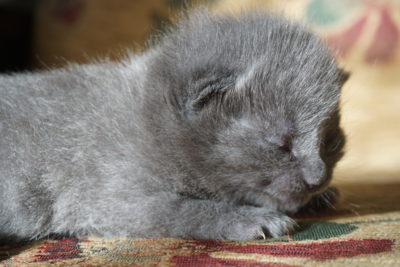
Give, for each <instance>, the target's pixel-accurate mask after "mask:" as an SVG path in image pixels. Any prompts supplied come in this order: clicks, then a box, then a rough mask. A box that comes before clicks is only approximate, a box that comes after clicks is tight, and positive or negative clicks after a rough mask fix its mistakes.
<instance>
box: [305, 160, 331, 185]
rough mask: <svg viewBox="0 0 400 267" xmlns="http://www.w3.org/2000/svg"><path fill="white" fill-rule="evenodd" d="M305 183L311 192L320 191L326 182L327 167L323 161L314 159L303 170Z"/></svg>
mask: <svg viewBox="0 0 400 267" xmlns="http://www.w3.org/2000/svg"><path fill="white" fill-rule="evenodd" d="M302 173H303V178H304V181H305V182H306V183H307V186H308V188H309V190H310V191H311V192H314V191H318V189H320V187H321V186H322V185H323V184H324V183H325V181H326V167H325V163H324V162H323V161H322V159H320V158H318V159H314V160H313V161H312V162H308V164H307V166H305V167H303V168H302Z"/></svg>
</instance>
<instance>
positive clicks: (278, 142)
mask: <svg viewBox="0 0 400 267" xmlns="http://www.w3.org/2000/svg"><path fill="white" fill-rule="evenodd" d="M265 140H266V141H267V142H268V143H269V144H272V145H276V146H279V147H283V146H285V142H284V141H283V139H281V138H278V137H276V136H267V137H266V138H265Z"/></svg>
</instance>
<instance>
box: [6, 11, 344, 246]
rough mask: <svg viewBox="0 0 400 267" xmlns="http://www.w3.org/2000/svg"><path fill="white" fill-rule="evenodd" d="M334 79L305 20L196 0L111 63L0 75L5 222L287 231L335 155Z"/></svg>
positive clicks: (16, 229)
mask: <svg viewBox="0 0 400 267" xmlns="http://www.w3.org/2000/svg"><path fill="white" fill-rule="evenodd" d="M342 82H343V74H342V72H341V71H340V70H339V69H337V67H336V65H335V63H334V61H333V59H332V58H331V57H330V55H329V53H328V52H327V51H326V50H325V48H324V47H323V46H322V44H321V43H320V41H319V40H318V38H316V37H315V36H313V35H312V34H310V33H308V32H307V31H305V30H304V29H303V28H302V27H301V26H298V25H293V24H291V23H288V22H287V21H285V20H282V19H281V18H278V17H274V16H270V15H263V14H258V13H249V14H246V15H242V16H241V18H240V19H235V18H233V17H230V16H216V15H207V14H206V13H205V12H197V13H194V14H193V15H192V17H191V19H190V20H183V22H182V23H181V24H180V25H179V26H178V28H177V30H176V31H175V32H172V33H170V34H168V35H167V36H166V37H165V38H164V40H163V42H162V43H161V45H160V46H157V47H155V48H152V49H150V50H149V51H148V52H146V53H144V54H142V55H139V56H132V57H130V58H129V59H127V60H125V61H123V62H120V63H99V64H94V65H86V66H70V67H68V68H66V69H62V70H53V71H48V72H43V73H37V74H30V73H27V74H19V75H10V76H0V136H1V138H0V236H2V237H4V238H7V237H15V238H41V237H44V236H46V235H48V234H51V233H59V234H74V235H100V236H108V237H111V236H129V237H162V236H174V237H189V238H190V237H193V238H217V239H252V238H256V237H259V236H262V235H263V233H262V231H263V229H264V230H266V231H267V232H268V233H269V234H270V235H272V236H278V235H281V234H284V233H286V232H287V231H288V230H289V229H290V228H291V227H292V225H293V221H292V220H291V219H290V218H289V217H287V216H286V215H284V214H283V213H285V212H295V211H296V210H298V209H299V208H300V207H302V206H304V205H305V204H306V202H307V201H309V200H310V198H311V197H312V196H313V195H314V194H315V193H316V192H319V193H320V192H321V191H322V190H323V189H324V188H326V184H327V183H328V182H329V180H330V177H331V172H332V168H333V166H334V165H335V163H336V161H337V160H338V159H339V157H340V153H341V148H342V140H343V138H342V134H341V132H340V130H339V128H338V122H339V115H338V112H337V109H338V107H337V105H338V100H339V88H340V86H341V85H342ZM322 135H323V137H321V136H322ZM326 136H328V137H329V136H333V137H330V139H334V141H335V140H336V141H337V140H339V141H337V142H336V141H335V142H334V141H332V142H333V143H332V144H328V145H326V147H325V145H324V147H323V148H322V147H321V144H324V143H325V139H324V138H328V137H326ZM330 142H331V141H330ZM329 146H330V147H329ZM333 147H334V149H333ZM330 150H332V151H331V152H326V151H330Z"/></svg>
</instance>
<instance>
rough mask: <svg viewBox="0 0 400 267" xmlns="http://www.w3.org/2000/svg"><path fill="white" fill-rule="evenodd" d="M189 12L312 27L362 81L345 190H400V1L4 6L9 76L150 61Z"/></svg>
mask: <svg viewBox="0 0 400 267" xmlns="http://www.w3.org/2000/svg"><path fill="white" fill-rule="evenodd" d="M185 3H188V4H193V5H196V4H199V3H200V4H207V5H210V6H211V7H212V8H213V9H216V10H220V11H237V10H240V9H242V8H257V9H265V10H273V11H275V12H282V11H283V12H284V13H286V15H287V16H288V17H290V18H293V19H299V20H301V21H303V22H304V23H306V24H308V25H309V26H310V27H311V29H312V30H314V31H315V32H316V33H317V34H319V35H320V36H321V37H322V38H323V39H324V40H325V41H326V43H327V45H328V46H329V47H331V49H332V52H333V53H335V54H336V55H337V57H338V60H339V62H340V64H341V65H342V66H343V67H344V68H345V69H346V70H348V71H350V72H351V73H352V76H351V78H350V80H349V82H348V83H347V84H346V85H345V87H344V88H343V99H342V100H343V103H342V106H343V126H344V128H345V130H346V133H347V135H348V146H347V154H346V156H345V158H344V160H343V161H342V162H341V163H340V165H339V167H338V169H337V172H336V175H335V177H336V178H335V181H337V182H338V183H354V182H355V181H357V182H380V183H389V184H391V185H393V186H394V187H396V186H397V189H398V190H399V191H400V184H399V181H400V107H399V106H400V52H399V50H400V1H399V0H335V1H331V0H208V1H206V0H199V1H195V0H192V1H190V0H186V1H183V0H112V1H110V0H38V1H34V0H0V71H1V72H13V71H24V70H37V69H43V68H53V67H61V66H63V65H64V64H65V63H66V62H67V61H73V62H79V63H85V62H89V61H91V60H93V59H97V58H104V57H107V58H110V59H112V60H117V59H119V58H121V57H123V56H124V55H125V54H126V51H128V50H134V51H137V52H140V51H141V50H143V49H145V48H146V40H148V38H149V37H150V36H151V35H152V34H153V33H157V32H162V31H163V29H164V28H165V27H166V26H168V24H169V23H170V21H171V18H173V17H174V16H176V15H177V14H179V12H180V10H181V9H182V8H184V7H185Z"/></svg>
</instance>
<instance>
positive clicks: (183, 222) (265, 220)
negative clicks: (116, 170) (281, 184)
mask: <svg viewBox="0 0 400 267" xmlns="http://www.w3.org/2000/svg"><path fill="white" fill-rule="evenodd" d="M141 207H142V210H141V212H140V213H141V214H146V215H145V216H143V217H139V218H136V219H138V220H142V221H141V222H140V223H135V225H137V226H139V228H141V229H136V230H140V232H139V233H138V232H136V231H135V230H134V231H135V232H136V233H133V236H145V237H159V236H171V237H181V238H198V239H230V240H252V239H259V238H265V236H273V237H278V236H281V235H284V234H287V233H288V232H289V231H290V230H291V229H292V228H293V226H294V224H295V222H294V221H293V220H292V219H290V218H289V217H287V216H286V215H284V214H282V213H279V212H276V211H272V210H268V209H267V208H265V207H253V206H233V205H231V204H228V203H225V202H216V201H212V200H198V199H190V198H184V199H179V198H177V199H175V200H173V201H171V200H170V199H169V200H168V199H158V200H157V201H154V200H152V201H149V202H147V203H146V202H144V203H142V205H141Z"/></svg>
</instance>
